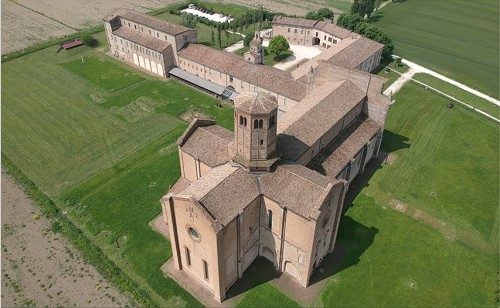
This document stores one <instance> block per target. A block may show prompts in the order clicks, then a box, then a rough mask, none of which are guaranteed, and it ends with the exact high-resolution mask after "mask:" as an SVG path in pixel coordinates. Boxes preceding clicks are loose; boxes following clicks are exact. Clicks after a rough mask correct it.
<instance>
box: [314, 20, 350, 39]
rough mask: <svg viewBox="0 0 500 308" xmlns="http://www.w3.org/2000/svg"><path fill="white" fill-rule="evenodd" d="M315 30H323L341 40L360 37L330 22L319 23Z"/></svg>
mask: <svg viewBox="0 0 500 308" xmlns="http://www.w3.org/2000/svg"><path fill="white" fill-rule="evenodd" d="M314 28H316V29H320V30H323V31H324V32H326V33H329V34H331V35H333V36H336V37H338V38H341V39H345V38H348V37H359V34H357V33H355V32H351V31H349V30H347V29H344V28H342V27H339V26H337V25H334V24H332V23H331V22H328V21H318V23H317V24H316V25H315V26H314Z"/></svg>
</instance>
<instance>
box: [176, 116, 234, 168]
mask: <svg viewBox="0 0 500 308" xmlns="http://www.w3.org/2000/svg"><path fill="white" fill-rule="evenodd" d="M232 140H233V133H232V132H231V131H229V130H227V129H225V128H223V127H221V126H219V125H210V126H202V127H198V128H196V130H195V131H194V132H193V133H192V134H191V136H190V137H189V138H188V139H187V140H186V141H185V142H184V143H183V145H182V146H181V148H182V150H183V151H185V152H186V153H187V154H189V155H191V156H193V157H194V158H195V159H199V160H200V161H201V162H203V163H205V164H206V165H208V166H210V167H215V166H219V165H222V164H224V163H227V162H228V161H229V157H230V156H229V149H228V146H229V143H230V142H231V141H232Z"/></svg>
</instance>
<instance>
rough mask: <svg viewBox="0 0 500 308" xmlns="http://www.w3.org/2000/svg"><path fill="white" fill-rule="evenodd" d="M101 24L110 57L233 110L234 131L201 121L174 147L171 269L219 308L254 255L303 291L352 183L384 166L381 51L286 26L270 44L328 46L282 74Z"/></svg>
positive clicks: (122, 25) (327, 248)
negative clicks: (281, 37) (176, 170)
mask: <svg viewBox="0 0 500 308" xmlns="http://www.w3.org/2000/svg"><path fill="white" fill-rule="evenodd" d="M104 22H105V28H106V32H107V37H108V41H109V43H110V53H111V54H112V55H114V56H116V57H120V58H122V59H123V60H126V61H128V62H129V63H131V64H132V65H135V66H139V67H142V68H143V69H146V70H148V71H150V72H152V73H156V74H159V75H162V76H165V77H168V76H172V77H176V78H178V79H180V80H181V81H183V82H186V83H188V84H190V85H192V86H195V87H197V88H199V89H202V90H204V91H208V92H210V93H214V94H216V95H217V96H220V97H223V98H228V99H231V100H233V101H234V132H231V131H229V130H227V129H225V128H223V127H221V126H218V125H216V124H215V122H214V121H212V120H203V119H195V120H193V122H191V124H190V125H189V127H188V128H187V129H186V131H185V132H184V134H183V135H182V136H181V137H180V138H179V140H178V151H179V159H180V167H181V178H180V179H179V180H178V181H177V182H176V183H175V185H173V186H172V187H170V189H169V191H168V192H167V194H166V195H165V196H164V197H163V198H162V199H161V206H162V215H163V221H164V223H165V224H167V225H168V230H169V236H170V240H171V247H172V252H173V261H174V264H175V267H176V268H177V269H178V270H180V271H185V272H186V273H188V274H189V275H190V277H192V281H193V283H194V284H199V285H202V286H203V287H204V288H206V289H208V290H210V292H212V293H213V295H214V298H215V299H216V300H218V301H222V300H223V299H224V298H225V296H226V292H227V290H228V289H229V288H230V287H231V285H232V284H233V283H234V282H235V281H236V280H238V279H239V278H241V277H242V275H243V272H244V271H245V269H247V268H248V266H249V265H250V264H251V263H252V262H253V260H254V259H255V258H256V257H257V256H262V257H264V258H267V259H268V260H270V261H271V262H272V263H273V264H274V266H275V268H276V269H278V270H280V271H283V272H286V273H288V274H290V275H291V276H293V277H294V278H295V279H296V281H297V283H299V284H301V285H302V286H304V287H307V286H308V284H309V281H310V277H311V275H312V274H313V272H314V270H315V268H317V267H318V265H319V264H320V262H321V260H322V259H323V258H324V256H325V255H326V254H327V253H330V252H332V250H333V249H334V244H335V239H336V235H337V230H338V225H339V220H340V217H341V213H342V207H343V204H344V196H345V194H346V192H347V190H348V188H349V184H350V183H351V182H352V180H353V179H354V178H355V177H356V176H357V175H358V174H360V173H362V172H363V171H364V169H365V167H366V165H367V164H368V162H369V161H370V160H371V159H372V158H373V157H376V156H377V155H378V151H379V148H380V143H381V140H382V133H383V130H384V125H385V119H386V114H387V110H388V106H389V103H390V102H389V98H388V97H387V96H385V95H383V94H382V93H381V92H382V85H383V82H384V79H383V78H381V77H378V76H376V75H372V74H370V73H368V71H370V70H371V69H372V67H374V66H376V65H378V63H379V61H380V51H381V48H382V47H381V45H380V44H378V43H376V42H373V41H371V40H368V39H366V38H363V37H361V36H359V35H354V34H353V33H351V32H349V31H347V30H345V29H341V28H339V27H337V26H334V25H332V24H328V23H324V22H316V21H306V20H302V19H300V20H298V19H293V20H291V21H290V19H286V18H284V17H282V18H281V19H275V21H274V24H273V32H274V35H276V34H278V33H280V31H282V32H284V33H285V34H287V33H291V34H290V35H289V36H288V38H289V39H291V40H292V41H291V43H292V44H293V43H294V41H293V40H294V39H295V42H296V43H302V44H316V45H318V44H319V45H320V46H322V44H323V43H324V44H325V45H324V47H323V48H324V49H325V50H324V52H322V53H321V54H320V55H318V56H317V57H315V58H314V59H311V60H309V61H306V62H305V63H303V64H301V65H300V66H298V67H296V68H295V69H294V70H292V71H290V72H285V71H281V70H278V69H276V68H273V67H268V66H265V65H259V64H256V63H254V62H255V61H253V60H252V59H250V60H252V61H246V60H245V59H244V58H243V57H240V56H237V55H234V54H231V53H228V52H224V51H219V50H215V49H213V48H210V47H207V46H204V45H201V44H196V32H195V31H194V30H191V29H188V28H184V27H180V26H175V25H171V24H168V23H165V22H163V21H159V20H156V19H154V18H152V17H149V16H145V15H142V14H138V13H134V12H130V11H118V12H117V13H115V14H112V15H110V16H108V17H106V18H105V19H104ZM299 22H300V24H301V25H302V26H300V27H299V24H298V23H299ZM293 24H295V26H294V25H293ZM288 28H290V30H288ZM316 31H317V34H316ZM285 36H286V35H285ZM316 38H319V42H318V40H317V39H316ZM330 38H331V39H330ZM254 43H255V46H259V45H260V44H261V40H260V38H259V37H257V36H256V37H255V39H254ZM141 57H142V58H141ZM141 59H142V60H141ZM146 59H147V61H146ZM247 60H248V59H247ZM153 62H154V64H156V72H155V70H154V69H153V68H152V67H153ZM146 63H149V64H146ZM158 65H160V66H161V69H160V67H159V66H158ZM160 73H161V74H160Z"/></svg>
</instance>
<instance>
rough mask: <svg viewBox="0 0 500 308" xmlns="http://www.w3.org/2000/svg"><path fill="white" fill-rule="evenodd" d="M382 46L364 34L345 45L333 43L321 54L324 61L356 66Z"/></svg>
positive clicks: (347, 66) (344, 65) (343, 65)
mask: <svg viewBox="0 0 500 308" xmlns="http://www.w3.org/2000/svg"><path fill="white" fill-rule="evenodd" d="M382 48H384V45H382V44H380V43H378V42H375V41H372V40H370V39H368V38H366V37H364V36H361V37H359V38H357V39H355V40H353V41H352V42H351V43H350V44H347V46H343V45H342V44H339V45H338V46H335V45H333V46H332V47H331V48H329V49H327V50H326V51H324V52H323V53H322V54H321V56H320V57H321V58H322V59H325V60H326V61H328V62H330V63H332V64H334V65H338V66H341V67H346V68H357V67H358V66H359V65H360V64H362V63H363V62H364V61H366V60H367V59H368V58H369V57H371V56H372V55H373V54H375V53H376V52H378V51H379V50H381V49H382Z"/></svg>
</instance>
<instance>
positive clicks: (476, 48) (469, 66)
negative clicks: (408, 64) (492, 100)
mask: <svg viewBox="0 0 500 308" xmlns="http://www.w3.org/2000/svg"><path fill="white" fill-rule="evenodd" d="M371 19H372V20H373V21H375V24H376V25H377V26H379V27H381V28H383V29H384V30H386V31H387V33H388V35H389V36H390V37H391V38H392V40H393V41H394V44H395V46H396V50H395V53H396V54H398V55H400V56H402V57H403V58H407V59H409V60H412V61H415V62H416V63H418V64H421V65H423V66H425V67H428V68H430V69H433V70H436V71H438V72H439V73H441V74H443V75H446V76H447V77H450V78H452V79H455V80H458V81H460V82H463V83H465V84H466V85H468V86H471V87H473V88H475V89H477V90H479V91H481V92H485V93H487V94H488V95H490V96H493V97H496V98H498V97H499V92H498V91H499V79H498V74H499V58H498V52H499V32H498V29H499V2H498V1H491V0H475V1H469V0H454V1H424V0H408V1H398V2H396V1H395V2H394V3H390V4H389V5H386V6H385V7H384V8H382V9H380V10H379V11H378V13H376V14H374V15H373V16H372V18H371Z"/></svg>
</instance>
